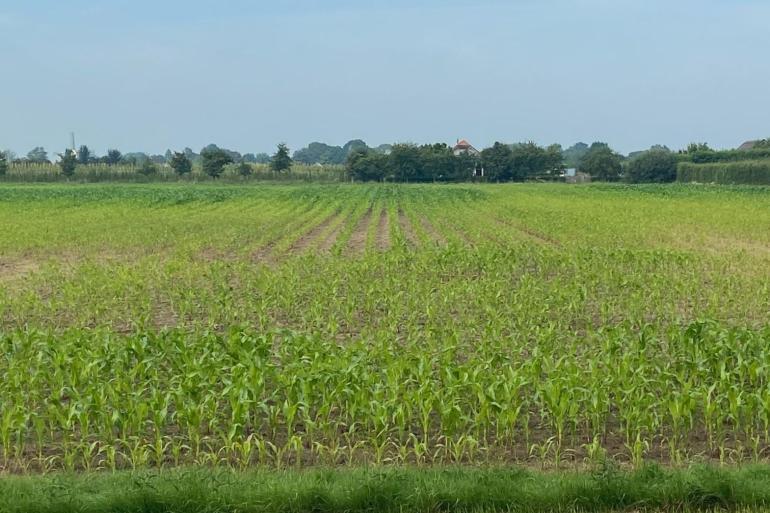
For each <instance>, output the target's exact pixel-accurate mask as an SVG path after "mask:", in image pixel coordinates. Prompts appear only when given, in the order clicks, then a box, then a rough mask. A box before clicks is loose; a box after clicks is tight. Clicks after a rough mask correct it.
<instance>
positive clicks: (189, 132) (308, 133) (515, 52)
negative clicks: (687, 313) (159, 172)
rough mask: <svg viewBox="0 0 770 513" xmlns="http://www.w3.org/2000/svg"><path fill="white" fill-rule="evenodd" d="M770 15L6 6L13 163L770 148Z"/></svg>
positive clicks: (222, 3) (696, 1)
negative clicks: (436, 151) (514, 146)
mask: <svg viewBox="0 0 770 513" xmlns="http://www.w3.org/2000/svg"><path fill="white" fill-rule="evenodd" d="M768 20H770V1H765V0H666V1H664V0H509V1H502V0H477V1H464V2H461V1H458V0H412V1H406V0H388V1H385V0H371V1H363V0H358V1H354V0H323V1H321V0H316V1H314V0H287V1H258V0H257V1H245V0H229V1H228V0H219V1H213V0H185V1H182V0H154V1H148V0H111V1H109V2H107V1H95V0H94V1H86V0H67V1H62V0H0V62H1V63H2V64H1V65H0V66H1V67H0V69H1V70H2V71H0V148H5V149H12V150H13V151H15V152H16V153H18V154H20V155H23V154H26V152H27V151H29V149H31V148H32V147H34V146H38V145H42V146H45V148H46V149H47V150H48V151H49V152H50V153H54V152H60V151H62V150H63V149H64V148H65V147H66V146H68V144H69V137H70V136H69V134H70V132H74V133H75V137H76V142H77V144H78V145H80V144H87V145H89V146H90V147H91V148H92V149H94V150H95V151H96V152H97V153H99V154H103V153H105V152H106V150H107V149H108V148H118V149H120V150H121V151H123V152H124V153H125V152H130V151H145V152H148V153H163V152H165V150H166V149H168V148H171V149H182V148H184V147H186V146H187V147H190V148H193V149H194V150H196V151H198V150H199V149H200V148H202V147H203V146H205V145H207V144H209V143H215V144H217V145H219V146H221V147H225V148H229V149H233V150H237V151H240V152H242V153H246V152H253V153H258V152H268V153H271V152H273V151H274V148H275V145H276V144H277V143H279V142H285V143H287V144H288V145H289V146H290V147H291V148H292V149H298V148H300V147H302V146H305V145H307V144H308V143H310V142H312V141H322V142H326V143H329V144H336V145H342V144H344V143H345V142H346V141H348V140H350V139H356V138H360V139H364V140H365V141H366V142H367V143H369V144H370V145H372V146H375V145H378V144H381V143H392V142H413V143H418V144H419V143H427V142H438V141H441V142H447V143H453V142H455V140H456V139H458V138H465V139H468V140H469V141H470V142H471V143H472V144H474V145H475V146H477V147H479V148H481V147H485V146H489V145H491V144H492V143H493V142H495V141H501V142H506V143H513V142H520V141H530V140H531V141H535V142H537V143H540V144H551V143H560V144H562V145H563V146H564V147H567V146H570V145H572V144H573V143H575V142H578V141H585V142H587V143H590V142H593V141H604V142H607V143H609V144H610V145H611V146H612V147H613V148H615V149H616V150H618V151H621V152H623V153H628V152H630V151H634V150H639V149H644V148H648V147H650V146H651V145H653V144H665V145H668V146H669V147H671V148H672V149H678V148H681V147H684V146H686V145H687V144H688V143H689V142H695V141H697V142H708V143H709V144H710V145H711V146H712V147H717V148H730V147H735V146H737V145H739V144H740V143H742V142H743V141H745V140H748V139H753V138H761V137H768V136H770V94H769V91H770V57H769V54H768V49H770V30H768Z"/></svg>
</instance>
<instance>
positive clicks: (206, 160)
mask: <svg viewBox="0 0 770 513" xmlns="http://www.w3.org/2000/svg"><path fill="white" fill-rule="evenodd" d="M201 159H202V167H203V172H204V173H205V174H207V175H208V176H210V177H211V178H219V177H220V176H221V175H222V171H224V169H225V166H226V165H227V164H230V163H232V162H233V158H232V157H231V156H230V155H228V154H227V152H225V151H224V150H221V149H219V148H216V147H215V148H204V149H203V151H201Z"/></svg>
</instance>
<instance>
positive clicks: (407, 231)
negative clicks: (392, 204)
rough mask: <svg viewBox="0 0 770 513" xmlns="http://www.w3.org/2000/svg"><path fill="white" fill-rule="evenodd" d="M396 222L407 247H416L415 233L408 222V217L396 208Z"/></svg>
mask: <svg viewBox="0 0 770 513" xmlns="http://www.w3.org/2000/svg"><path fill="white" fill-rule="evenodd" d="M398 224H399V226H400V227H401V231H402V232H403V234H404V238H405V239H406V242H407V244H408V245H409V247H410V248H416V247H417V246H418V239H417V234H416V233H415V231H414V228H413V227H412V223H410V222H409V218H408V217H406V214H404V211H403V210H401V209H398Z"/></svg>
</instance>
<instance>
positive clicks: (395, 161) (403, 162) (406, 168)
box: [386, 144, 425, 182]
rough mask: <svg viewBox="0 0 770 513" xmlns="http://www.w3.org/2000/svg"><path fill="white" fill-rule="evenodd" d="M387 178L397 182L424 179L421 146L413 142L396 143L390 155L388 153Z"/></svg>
mask: <svg viewBox="0 0 770 513" xmlns="http://www.w3.org/2000/svg"><path fill="white" fill-rule="evenodd" d="M386 178H388V179H390V180H395V181H397V182H415V181H422V180H424V179H425V177H424V176H423V173H422V159H421V155H420V150H419V148H417V146H415V145H413V144H396V145H394V146H393V149H392V150H391V152H390V155H388V172H387V174H386Z"/></svg>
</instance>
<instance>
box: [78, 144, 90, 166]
mask: <svg viewBox="0 0 770 513" xmlns="http://www.w3.org/2000/svg"><path fill="white" fill-rule="evenodd" d="M92 159H93V155H92V153H91V150H90V149H89V148H88V146H86V145H83V146H81V147H80V149H78V164H82V165H86V164H90V163H91V160H92Z"/></svg>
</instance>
